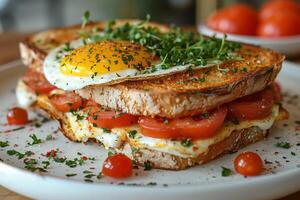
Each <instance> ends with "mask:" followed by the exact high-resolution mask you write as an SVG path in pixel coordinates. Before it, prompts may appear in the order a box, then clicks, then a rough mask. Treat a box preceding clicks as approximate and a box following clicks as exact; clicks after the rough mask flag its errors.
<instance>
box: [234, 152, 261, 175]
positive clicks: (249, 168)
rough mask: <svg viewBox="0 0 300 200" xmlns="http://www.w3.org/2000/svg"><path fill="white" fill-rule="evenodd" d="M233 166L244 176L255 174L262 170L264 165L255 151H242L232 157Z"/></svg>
mask: <svg viewBox="0 0 300 200" xmlns="http://www.w3.org/2000/svg"><path fill="white" fill-rule="evenodd" d="M234 168H235V170H236V171H237V172H238V173H239V174H242V175H244V176H257V175H259V174H261V173H262V172H263V170H264V165H263V161H262V159H261V158H260V156H259V155H258V154H257V153H254V152H244V153H241V154H240V155H238V156H237V157H236V158H235V159H234Z"/></svg>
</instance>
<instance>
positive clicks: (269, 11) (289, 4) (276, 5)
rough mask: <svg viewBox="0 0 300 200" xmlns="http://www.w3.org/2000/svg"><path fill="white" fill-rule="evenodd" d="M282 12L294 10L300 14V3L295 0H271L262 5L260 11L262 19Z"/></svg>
mask: <svg viewBox="0 0 300 200" xmlns="http://www.w3.org/2000/svg"><path fill="white" fill-rule="evenodd" d="M282 12H289V13H290V12H293V13H297V14H299V15H300V5H299V4H298V3H297V2H296V1H294V0H271V1H267V2H266V3H265V4H263V5H262V7H261V9H260V12H259V19H260V20H267V19H268V18H270V17H272V16H274V15H277V14H279V13H282Z"/></svg>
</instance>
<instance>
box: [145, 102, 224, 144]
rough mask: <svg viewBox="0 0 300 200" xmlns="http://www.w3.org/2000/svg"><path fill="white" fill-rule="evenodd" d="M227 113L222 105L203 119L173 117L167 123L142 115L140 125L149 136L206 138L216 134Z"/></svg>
mask: <svg viewBox="0 0 300 200" xmlns="http://www.w3.org/2000/svg"><path fill="white" fill-rule="evenodd" d="M226 114H227V108H226V107H221V108H219V109H218V110H215V111H213V112H211V113H210V114H209V116H208V117H207V118H202V119H196V118H193V117H187V118H182V119H172V120H169V122H168V123H166V122H164V121H162V120H158V119H154V118H149V117H141V118H140V120H139V125H140V127H141V131H142V133H143V135H146V136H149V137H154V138H174V139H177V138H190V139H205V138H210V137H212V136H214V135H215V133H216V132H217V130H218V129H219V128H220V126H221V125H222V124H223V122H224V120H225V117H226Z"/></svg>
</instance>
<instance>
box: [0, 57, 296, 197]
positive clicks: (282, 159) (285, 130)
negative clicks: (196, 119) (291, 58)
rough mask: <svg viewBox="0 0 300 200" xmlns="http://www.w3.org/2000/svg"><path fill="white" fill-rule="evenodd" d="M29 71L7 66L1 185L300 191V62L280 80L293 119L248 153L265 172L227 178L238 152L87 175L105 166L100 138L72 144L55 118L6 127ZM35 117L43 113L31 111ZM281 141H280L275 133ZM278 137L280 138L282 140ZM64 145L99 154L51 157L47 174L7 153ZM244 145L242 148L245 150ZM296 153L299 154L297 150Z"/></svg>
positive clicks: (42, 189) (115, 192)
mask: <svg viewBox="0 0 300 200" xmlns="http://www.w3.org/2000/svg"><path fill="white" fill-rule="evenodd" d="M24 71H25V67H22V66H21V65H20V64H19V63H15V64H12V65H10V66H9V65H7V66H5V67H4V68H3V67H0V96H1V105H0V111H1V112H0V122H1V123H2V124H1V125H0V131H1V132H2V133H0V140H1V141H8V142H9V144H10V146H8V147H5V148H1V147H0V158H1V159H2V162H0V184H1V185H3V186H4V187H7V188H9V189H11V190H13V191H16V192H18V193H21V194H23V195H26V196H29V197H32V198H37V199H100V198H101V199H111V200H113V199H118V200H119V199H120V198H121V199H123V200H126V199H151V200H153V199H173V200H176V199H245V200H247V199H252V200H253V199H274V198H279V197H282V196H285V195H288V194H290V193H293V192H296V191H298V190H299V189H300V166H299V164H300V159H299V158H300V157H299V155H300V146H297V145H296V144H297V143H298V145H299V143H300V136H299V133H300V132H299V131H295V126H296V123H295V120H296V119H297V120H299V119H300V112H299V110H300V107H299V106H300V105H299V99H297V98H296V97H294V98H293V97H292V96H293V95H296V94H297V95H299V94H300V90H299V85H300V66H296V65H295V64H292V63H288V62H286V63H285V64H284V67H283V70H282V72H281V74H280V76H279V81H280V83H281V84H282V86H283V91H284V93H288V94H286V97H285V102H287V101H289V104H287V103H284V104H285V105H286V107H287V109H288V110H289V111H290V113H291V117H290V119H289V121H286V122H279V123H276V125H275V127H274V128H273V130H272V134H271V135H270V136H269V137H268V138H267V139H266V140H264V141H261V142H258V143H256V144H254V145H251V146H248V147H246V148H244V149H243V150H241V151H245V150H251V151H257V152H258V153H259V154H260V155H261V157H262V158H263V159H266V160H267V161H269V162H270V163H268V164H265V167H266V168H267V170H266V172H265V173H264V174H263V175H261V176H258V177H248V178H245V177H243V176H241V175H238V174H236V173H234V174H233V175H231V176H229V177H222V176H221V166H224V167H228V168H231V169H233V163H232V161H233V159H234V158H235V157H236V156H237V153H234V154H230V155H226V156H223V157H221V158H219V159H217V160H215V161H212V162H210V163H208V164H205V165H203V166H198V167H193V168H191V169H188V170H184V171H178V172H176V171H163V170H150V171H144V170H143V168H140V169H139V170H135V172H136V175H134V176H133V177H131V178H129V179H126V180H113V179H111V178H102V179H99V180H98V179H97V178H96V177H93V178H92V180H93V181H94V182H93V183H87V182H85V181H83V179H84V178H83V176H84V173H83V171H84V170H90V171H93V173H94V174H97V173H98V172H99V171H100V168H101V165H102V161H103V159H104V158H105V157H106V155H107V152H106V151H105V150H104V149H103V148H102V147H100V146H99V145H95V144H88V145H84V144H78V143H72V142H69V141H68V140H67V139H65V138H64V137H63V136H62V134H60V132H59V131H57V128H58V124H57V123H56V122H55V121H49V122H46V123H45V124H43V125H42V126H41V127H35V126H34V125H33V124H32V125H27V126H26V127H25V128H24V129H21V130H18V131H15V132H10V133H3V131H5V130H9V129H12V128H16V127H10V126H7V125H5V124H4V123H5V121H6V119H5V115H6V111H7V109H8V108H10V107H12V106H14V105H16V99H15V96H14V91H13V90H14V87H15V85H16V80H17V77H18V76H20V75H21V74H22V73H23V72H24ZM30 118H31V119H36V118H38V119H40V118H41V117H37V116H36V114H34V113H30ZM33 133H35V134H36V135H37V136H38V138H41V139H43V140H44V139H45V138H46V136H47V135H49V134H52V135H53V136H54V137H55V140H51V141H44V142H43V143H42V144H40V145H34V146H29V145H28V144H27V143H28V142H30V141H31V139H30V138H29V135H30V134H33ZM275 137H276V138H277V139H276V138H275ZM278 137H280V138H279V139H278ZM280 141H283V142H290V143H291V144H292V147H291V148H290V149H282V148H278V147H275V144H276V143H277V142H280ZM56 148H59V149H60V151H61V153H59V155H61V156H66V157H67V158H68V159H72V158H76V157H79V155H77V152H80V153H82V155H86V156H92V157H95V161H86V163H85V164H83V165H82V166H78V167H76V168H70V167H68V166H67V165H65V164H60V163H55V162H51V164H50V166H49V169H48V172H46V173H40V174H38V173H32V172H29V171H27V170H24V163H23V159H21V160H19V159H17V158H16V157H15V156H9V155H7V150H10V149H15V150H18V151H20V152H25V151H28V150H31V151H33V152H34V153H35V155H33V156H31V157H32V158H36V159H38V161H39V165H41V162H42V161H45V160H47V158H46V157H45V156H43V155H41V154H45V153H46V152H47V151H49V150H51V149H56ZM241 151H240V152H241ZM291 152H295V153H296V156H293V155H291ZM66 173H77V174H78V175H77V176H73V177H69V178H68V177H66V176H65V174H66Z"/></svg>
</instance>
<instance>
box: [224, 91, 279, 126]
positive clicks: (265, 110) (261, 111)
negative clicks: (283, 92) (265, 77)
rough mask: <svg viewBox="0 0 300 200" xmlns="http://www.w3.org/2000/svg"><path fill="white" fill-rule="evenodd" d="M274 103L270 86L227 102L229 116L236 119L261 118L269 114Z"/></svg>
mask: <svg viewBox="0 0 300 200" xmlns="http://www.w3.org/2000/svg"><path fill="white" fill-rule="evenodd" d="M273 104H274V95H273V91H272V88H267V89H265V90H263V91H261V92H258V93H256V94H253V95H250V96H246V97H243V98H241V99H238V100H236V101H234V102H231V103H229V104H228V108H229V113H228V115H229V117H231V118H233V119H237V120H253V119H262V118H265V117H267V116H269V115H270V114H271V112H272V106H273Z"/></svg>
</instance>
